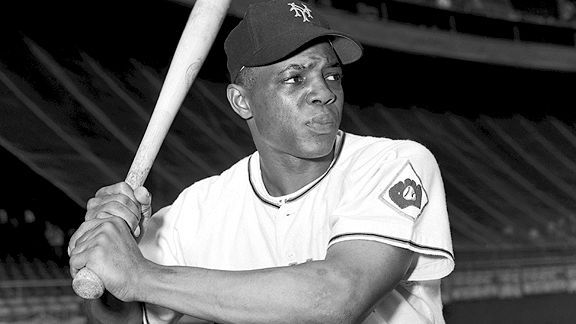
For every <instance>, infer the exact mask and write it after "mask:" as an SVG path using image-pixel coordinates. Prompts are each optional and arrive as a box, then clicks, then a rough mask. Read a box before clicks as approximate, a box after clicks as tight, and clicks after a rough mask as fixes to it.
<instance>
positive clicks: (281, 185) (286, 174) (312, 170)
mask: <svg viewBox="0 0 576 324" xmlns="http://www.w3.org/2000/svg"><path fill="white" fill-rule="evenodd" d="M259 153H260V170H261V173H262V181H263V182H264V186H266V190H267V191H268V193H269V194H270V195H271V196H273V197H278V196H284V195H288V194H291V193H293V192H296V191H298V190H299V189H301V188H303V187H305V186H306V185H308V184H309V183H311V182H312V181H314V180H316V179H317V178H318V177H320V176H321V175H322V174H324V172H326V170H328V168H329V167H330V163H332V159H333V157H334V150H333V151H332V152H331V153H330V154H328V155H326V156H324V157H321V158H316V159H301V158H297V157H294V156H289V155H285V156H283V157H282V158H280V159H279V158H278V157H274V158H273V157H272V156H271V154H267V153H266V152H259Z"/></svg>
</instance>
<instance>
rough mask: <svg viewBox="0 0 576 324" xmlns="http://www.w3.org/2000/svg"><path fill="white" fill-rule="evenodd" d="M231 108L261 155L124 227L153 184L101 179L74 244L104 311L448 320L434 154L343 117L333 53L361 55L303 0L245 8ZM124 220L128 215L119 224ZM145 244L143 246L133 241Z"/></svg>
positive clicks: (256, 319)
mask: <svg viewBox="0 0 576 324" xmlns="http://www.w3.org/2000/svg"><path fill="white" fill-rule="evenodd" d="M225 50H226V53H227V57H228V70H229V73H230V77H231V84H230V85H229V86H228V89H227V97H228V101H229V103H230V106H231V108H232V109H233V110H234V111H235V112H236V113H237V114H238V115H239V116H240V117H241V118H243V119H244V120H246V122H247V124H248V126H249V129H250V131H251V134H252V137H253V140H254V143H255V145H256V148H257V151H256V152H254V153H253V154H251V155H250V156H248V157H246V158H244V159H242V160H240V161H239V162H237V163H236V164H235V165H233V166H232V167H231V168H229V169H228V170H226V171H224V172H223V173H222V174H220V175H218V176H214V177H210V178H207V179H204V180H201V181H198V182H197V183H195V184H193V185H192V186H190V187H188V188H187V189H186V190H184V191H183V192H182V193H181V194H180V195H179V197H178V198H177V199H176V201H175V202H174V203H173V204H172V205H171V206H168V207H165V208H163V209H161V210H160V211H158V212H157V213H156V214H155V215H154V216H153V217H152V218H149V217H147V215H144V218H145V221H144V224H143V225H142V227H143V228H144V234H143V235H141V237H138V238H137V239H136V240H135V239H134V238H133V236H132V235H131V231H134V230H135V228H136V227H137V225H138V224H139V222H140V220H141V217H142V211H143V210H150V195H149V194H148V193H147V191H146V190H145V189H144V188H138V189H137V190H135V191H132V189H131V188H130V187H129V186H128V185H127V184H125V183H119V184H115V185H112V186H109V187H105V188H102V189H101V190H99V191H98V192H97V193H96V196H95V197H94V198H92V199H91V200H90V201H89V203H88V211H87V214H86V219H87V220H86V222H85V223H84V224H82V226H81V227H80V228H79V229H78V231H77V232H76V233H75V234H74V236H73V237H72V239H71V241H70V245H69V248H70V255H71V257H70V267H71V272H72V275H73V276H74V275H75V273H76V272H77V271H78V270H79V269H81V268H83V267H85V266H87V267H89V268H90V269H91V270H93V271H94V272H95V273H97V274H98V276H99V277H100V278H101V279H102V280H103V282H104V285H105V287H106V289H107V293H106V294H105V295H104V297H102V298H101V299H100V300H94V301H89V302H87V304H86V307H87V310H88V313H89V314H91V316H93V317H94V318H97V319H98V320H99V321H101V322H105V323H110V322H114V321H117V322H119V321H122V322H126V323H130V322H131V321H133V322H135V323H140V322H142V321H143V322H144V323H168V322H173V321H176V320H177V319H178V318H179V317H180V316H181V314H187V315H190V316H192V317H195V318H198V319H202V320H205V321H207V322H218V323H300V322H306V323H308V322H310V323H367V324H371V323H403V324H405V323H411V324H412V323H443V322H444V319H443V315H442V301H441V294H440V279H441V278H443V277H445V276H447V275H448V274H449V273H450V272H451V271H452V270H453V268H454V257H453V252H452V241H451V236H450V230H449V223H448V215H447V210H446V202H445V195H444V187H443V183H442V178H441V175H440V171H439V168H438V165H437V162H436V160H435V158H434V156H433V155H432V154H431V153H430V151H428V150H427V149H426V148H425V147H424V146H422V145H420V144H418V143H415V142H412V141H406V140H392V139H387V138H375V137H363V136H357V135H354V134H350V133H346V132H343V131H341V130H340V129H339V125H340V120H341V116H342V109H343V102H344V92H343V89H342V83H341V82H342V76H343V72H342V65H344V64H348V63H352V62H354V61H356V60H357V59H359V58H360V56H361V55H362V48H361V46H360V45H359V44H358V43H357V42H356V41H354V40H353V39H352V38H351V37H349V36H347V35H345V34H343V33H340V32H337V31H335V30H333V29H331V28H330V27H329V26H328V25H327V24H326V23H325V22H324V21H323V20H322V18H321V17H320V15H319V14H318V13H317V12H316V11H315V9H314V8H313V7H312V6H311V5H309V4H305V3H301V2H298V1H286V0H272V1H266V2H260V3H257V4H254V5H251V6H250V7H249V9H248V10H247V12H246V14H245V16H244V19H243V20H242V21H241V22H240V23H239V25H238V26H237V27H236V28H235V29H234V30H233V31H232V32H231V33H230V34H229V36H228V38H227V39H226V42H225ZM126 224H128V226H126ZM137 241H139V245H137V243H136V242H137Z"/></svg>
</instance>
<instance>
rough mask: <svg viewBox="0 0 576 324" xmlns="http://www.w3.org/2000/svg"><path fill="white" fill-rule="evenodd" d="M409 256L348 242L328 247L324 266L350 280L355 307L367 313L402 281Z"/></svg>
mask: <svg viewBox="0 0 576 324" xmlns="http://www.w3.org/2000/svg"><path fill="white" fill-rule="evenodd" d="M412 255H413V252H412V251H409V250H407V249H403V248H399V247H395V246H392V245H388V244H384V243H380V242H376V241H369V240H349V241H343V242H339V243H336V244H334V245H332V246H331V247H330V248H329V249H328V252H327V255H326V262H328V263H329V264H330V265H331V266H332V267H334V269H337V271H338V272H340V273H342V274H343V278H346V279H345V280H351V281H352V282H351V285H349V286H350V287H353V290H354V291H353V292H351V293H353V294H354V296H355V298H354V300H356V301H357V302H358V305H357V307H358V308H359V309H362V311H363V312H367V311H368V310H369V309H370V308H371V307H372V306H373V305H374V304H376V302H377V301H378V300H379V299H381V298H382V297H384V295H386V294H387V293H389V292H390V291H392V290H393V289H394V287H395V286H396V285H397V284H398V283H399V282H400V280H402V278H403V277H404V275H405V274H406V271H407V270H408V268H409V267H410V264H411V262H412Z"/></svg>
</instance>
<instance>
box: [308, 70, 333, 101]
mask: <svg viewBox="0 0 576 324" xmlns="http://www.w3.org/2000/svg"><path fill="white" fill-rule="evenodd" d="M336 98H337V97H336V94H335V93H334V91H333V90H332V89H331V88H330V86H329V85H328V84H327V83H326V80H324V78H323V77H320V78H315V80H314V81H313V82H311V84H310V92H309V93H308V95H307V96H306V101H307V102H308V104H310V105H328V104H331V103H333V102H334V101H336Z"/></svg>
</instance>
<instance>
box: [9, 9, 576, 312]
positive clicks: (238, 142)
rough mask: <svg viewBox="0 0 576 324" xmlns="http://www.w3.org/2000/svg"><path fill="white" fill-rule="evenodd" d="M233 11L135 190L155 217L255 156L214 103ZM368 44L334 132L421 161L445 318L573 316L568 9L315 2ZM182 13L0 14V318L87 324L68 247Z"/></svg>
mask: <svg viewBox="0 0 576 324" xmlns="http://www.w3.org/2000/svg"><path fill="white" fill-rule="evenodd" d="M249 2H250V1H248V0H234V1H233V4H232V7H231V8H230V14H229V16H228V17H227V19H226V21H225V22H224V25H223V27H222V30H221V32H220V35H219V38H218V39H217V41H216V45H215V46H214V48H213V49H212V51H211V54H210V56H209V58H208V59H207V62H206V63H205V65H204V67H203V68H202V71H201V72H200V75H199V78H198V79H197V81H196V83H195V84H194V85H193V87H192V89H191V91H190V94H189V96H188V98H187V101H186V102H185V104H184V107H183V108H182V110H181V112H180V113H179V115H178V117H177V120H176V122H175V124H174V126H173V128H172V131H171V134H170V135H169V137H168V138H167V140H166V142H165V144H164V146H163V148H162V151H161V152H160V156H159V158H158V160H157V163H156V165H155V167H154V168H153V170H152V173H151V175H150V177H149V180H148V182H147V185H148V187H149V188H150V190H151V191H152V193H153V196H154V205H155V209H158V208H159V207H160V206H164V205H166V204H169V203H170V202H171V201H172V200H173V199H174V198H175V196H176V194H177V193H178V192H179V191H180V190H181V189H183V188H184V187H185V186H187V185H189V184H190V183H192V182H194V181H195V180H198V179H200V178H203V177H206V176H209V175H213V174H217V173H219V172H220V171H222V170H223V169H225V168H226V167H227V166H229V165H231V164H232V163H233V162H234V161H236V160H237V159H238V158H240V157H242V156H244V155H246V154H248V153H250V152H251V151H252V150H253V146H252V144H251V140H250V137H249V134H248V131H247V129H246V128H245V126H244V125H243V123H242V121H241V120H240V119H238V118H236V116H234V115H233V114H232V113H231V111H230V110H229V109H228V108H227V103H226V101H225V97H224V89H225V86H226V69H225V57H224V54H223V49H222V42H223V39H224V37H225V35H226V34H227V32H228V31H229V30H230V29H231V28H232V27H233V26H234V25H235V24H236V22H237V21H238V19H239V15H240V13H241V12H243V10H244V8H245V7H246V5H247V4H248V3H249ZM314 2H315V3H316V4H317V5H318V6H320V8H321V10H322V11H323V14H324V15H325V16H326V17H328V18H329V20H330V21H331V23H332V24H333V25H334V26H335V27H337V28H338V29H341V30H343V31H345V32H347V33H349V34H352V35H353V36H355V37H356V38H358V39H359V40H360V41H362V43H363V44H364V45H365V48H366V52H365V57H364V59H363V60H362V61H361V62H358V63H355V64H353V65H352V66H350V68H348V69H347V70H345V75H346V77H345V79H344V80H345V81H344V82H345V87H346V96H347V97H346V102H347V104H346V106H347V107H346V109H345V120H344V121H343V125H342V128H343V129H344V130H347V131H351V132H356V133H360V134H367V135H377V136H388V137H392V138H408V139H414V140H417V141H419V142H421V143H423V144H425V145H426V146H427V147H428V148H430V150H431V151H432V152H433V153H434V154H435V155H436V157H437V159H438V162H439V164H440V168H441V170H442V174H443V178H444V181H445V186H446V193H447V198H448V206H449V212H450V219H451V226H452V234H453V240H454V248H455V254H456V259H457V265H456V270H455V272H454V273H453V274H452V275H450V276H449V277H448V278H446V279H445V280H444V281H443V298H444V302H445V314H446V320H447V322H448V323H573V322H574V321H575V320H574V318H576V307H574V305H576V298H575V297H576V295H575V292H576V253H575V251H576V249H575V247H576V199H575V197H576V128H575V123H576V112H575V111H576V106H575V100H574V97H575V94H576V91H575V90H574V85H575V84H576V82H575V81H576V47H575V46H576V1H575V0H365V1H350V0H348V1H345V0H332V1H330V0H316V1H314ZM192 5H193V1H189V0H172V1H166V0H144V1H135V0H126V1H122V2H114V1H111V0H102V1H71V0H61V1H34V0H32V1H16V0H5V1H3V2H2V3H1V4H0V40H2V42H1V43H0V44H1V45H0V48H1V49H0V163H1V164H0V165H1V166H2V167H1V168H0V184H1V185H0V323H85V322H86V320H85V318H84V316H83V315H82V311H81V308H80V301H79V299H78V298H77V297H76V296H75V295H74V294H73V292H72V290H71V288H70V284H71V280H70V277H69V274H68V268H67V255H66V244H67V242H68V238H69V237H70V235H71V234H72V233H73V231H74V229H75V228H76V227H77V226H78V225H79V224H80V223H81V221H82V220H83V214H84V205H85V202H86V201H87V199H89V197H90V196H91V195H93V193H94V192H95V190H96V189H97V188H99V187H101V186H102V185H106V184H110V183H113V182H117V181H119V180H122V179H124V175H125V173H126V172H127V170H128V168H129V165H130V162H131V159H132V157H133V155H134V151H135V148H136V147H137V145H138V143H139V141H140V137H141V136H142V134H143V132H144V129H145V127H146V122H147V120H148V118H149V114H150V112H151V110H152V109H153V107H154V103H155V101H156V98H157V95H158V92H159V89H160V87H161V84H162V81H163V79H164V76H165V74H166V71H167V67H168V64H169V62H170V59H171V57H172V54H173V52H174V49H175V47H176V44H177V41H178V38H179V36H180V34H181V31H182V29H183V26H184V24H185V21H186V19H187V17H188V14H189V10H190V7H191V6H192Z"/></svg>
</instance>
